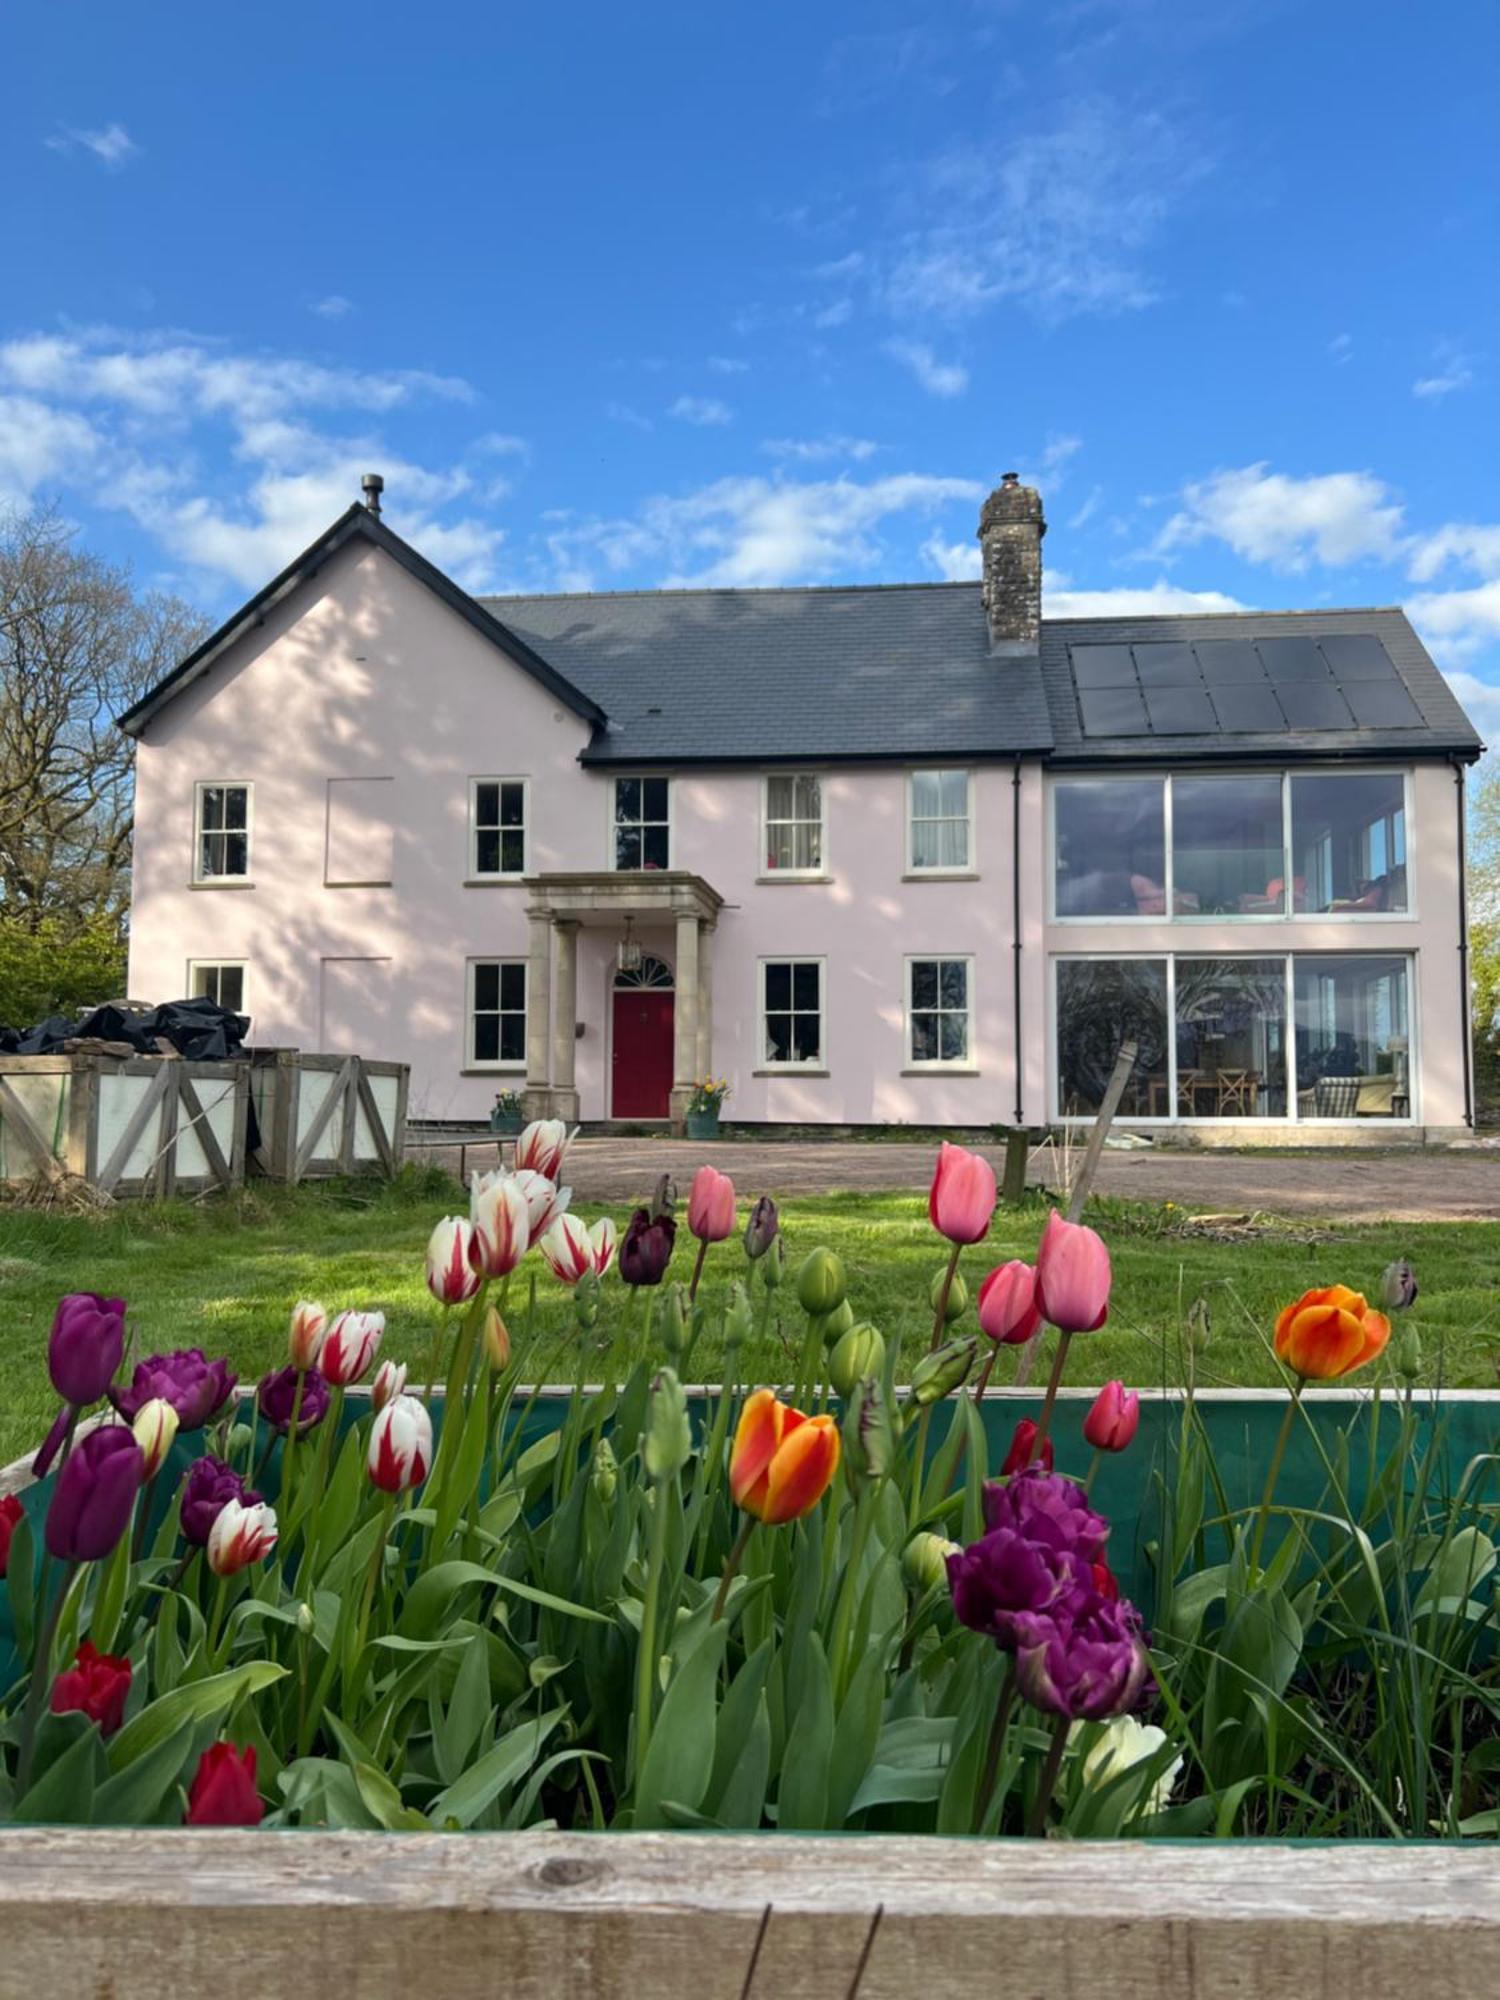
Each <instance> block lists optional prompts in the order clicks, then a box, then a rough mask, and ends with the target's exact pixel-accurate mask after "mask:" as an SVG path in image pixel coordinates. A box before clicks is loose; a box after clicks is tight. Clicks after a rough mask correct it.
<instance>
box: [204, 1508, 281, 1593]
mask: <svg viewBox="0 0 1500 2000" xmlns="http://www.w3.org/2000/svg"><path fill="white" fill-rule="evenodd" d="M275 1546H276V1509H275V1508H274V1507H268V1506H267V1505H266V1504H265V1502H264V1501H263V1500H258V1501H256V1502H255V1503H254V1504H253V1505H252V1506H249V1507H246V1506H243V1505H242V1504H241V1503H240V1502H239V1501H238V1500H226V1501H225V1502H224V1505H223V1506H222V1507H221V1508H220V1509H219V1511H218V1513H217V1514H215V1516H214V1524H213V1526H212V1527H211V1528H210V1529H209V1531H208V1547H207V1549H206V1551H205V1553H206V1554H207V1556H208V1566H209V1568H210V1569H211V1570H212V1571H213V1573H214V1575H215V1576H234V1575H235V1574H236V1573H237V1572H238V1571H239V1570H242V1569H246V1568H248V1566H249V1565H250V1564H251V1563H255V1562H260V1561H261V1559H262V1558H263V1557H265V1556H268V1555H269V1554H270V1553H271V1551H272V1549H274V1548H275Z"/></svg>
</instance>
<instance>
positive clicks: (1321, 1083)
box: [1292, 953, 1411, 1118]
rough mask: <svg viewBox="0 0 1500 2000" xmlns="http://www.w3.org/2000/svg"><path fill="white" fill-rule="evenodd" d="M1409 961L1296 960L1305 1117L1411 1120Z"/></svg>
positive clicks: (1300, 1104) (1300, 1097) (1300, 1096)
mask: <svg viewBox="0 0 1500 2000" xmlns="http://www.w3.org/2000/svg"><path fill="white" fill-rule="evenodd" d="M1408 968H1409V961H1408V960H1407V959H1405V958H1394V957H1391V958H1375V957H1359V958H1354V957H1332V956H1330V957H1327V958H1314V957H1311V956H1307V955H1304V954H1301V953H1299V954H1298V956H1297V957H1296V958H1294V959H1293V961H1292V991H1293V1008H1294V1013H1295V1017H1296V1029H1297V1116H1298V1117H1299V1118H1409V1117H1410V1116H1411V1028H1410V1016H1409V1012H1408V1006H1409V1003H1408V997H1407V982H1408Z"/></svg>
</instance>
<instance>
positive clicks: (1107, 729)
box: [1078, 687, 1148, 736]
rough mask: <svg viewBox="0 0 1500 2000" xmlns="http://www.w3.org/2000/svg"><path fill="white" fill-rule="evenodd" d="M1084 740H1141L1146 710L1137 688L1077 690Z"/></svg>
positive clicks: (1145, 729) (1145, 726) (1145, 725)
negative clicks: (1121, 737)
mask: <svg viewBox="0 0 1500 2000" xmlns="http://www.w3.org/2000/svg"><path fill="white" fill-rule="evenodd" d="M1078 704H1079V707H1080V708H1081V709H1082V710H1083V733H1084V735H1085V736H1145V735H1146V734H1147V733H1148V725H1147V722H1146V706H1145V703H1144V702H1143V701H1142V700H1141V691H1140V689H1139V688H1138V687H1128V688H1122V687H1106V688H1080V689H1079V690H1078Z"/></svg>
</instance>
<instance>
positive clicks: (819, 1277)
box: [797, 1249, 849, 1313]
mask: <svg viewBox="0 0 1500 2000" xmlns="http://www.w3.org/2000/svg"><path fill="white" fill-rule="evenodd" d="M848 1289H849V1280H848V1278H847V1276H846V1275H845V1272H844V1260H843V1259H842V1258H841V1257H840V1256H838V1255H837V1254H836V1253H835V1252H834V1251H832V1250H821V1249H820V1250H809V1251H808V1253H807V1255H806V1256H805V1257H804V1258H803V1260H802V1263H801V1266H800V1267H799V1269H798V1272H797V1303H798V1305H799V1306H801V1308H802V1310H803V1311H804V1312H805V1313H830V1312H832V1311H833V1309H834V1307H835V1306H838V1305H842V1304H843V1301H844V1294H845V1292H847V1291H848Z"/></svg>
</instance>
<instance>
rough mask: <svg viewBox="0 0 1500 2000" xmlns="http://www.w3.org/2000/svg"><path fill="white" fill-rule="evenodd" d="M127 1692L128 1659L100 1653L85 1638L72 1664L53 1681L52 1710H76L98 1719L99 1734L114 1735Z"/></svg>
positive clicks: (128, 1686) (121, 1719)
mask: <svg viewBox="0 0 1500 2000" xmlns="http://www.w3.org/2000/svg"><path fill="white" fill-rule="evenodd" d="M129 1693H130V1662H129V1660H126V1659H120V1658H117V1657H116V1655H115V1654H113V1653H101V1652H100V1651H99V1650H98V1648H97V1647H96V1646H95V1644H94V1642H93V1640H92V1639H85V1640H84V1642H83V1644H82V1645H81V1646H80V1647H79V1648H78V1651H77V1653H76V1654H75V1656H74V1660H73V1664H72V1666H71V1667H69V1668H68V1670H67V1672H66V1673H61V1674H59V1675H58V1677H57V1679H56V1680H55V1681H54V1682H53V1683H52V1713H53V1714H54V1715H67V1714H70V1713H71V1712H73V1711H74V1710H77V1711H79V1712H80V1713H82V1714H84V1715H86V1716H88V1717H89V1719H90V1720H91V1721H93V1722H97V1723H98V1725H99V1732H100V1734H101V1735H103V1736H113V1735H114V1733H115V1731H116V1730H117V1729H118V1728H119V1726H120V1724H121V1723H122V1722H123V1721H124V1720H125V1697H126V1696H127V1695H128V1694H129Z"/></svg>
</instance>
